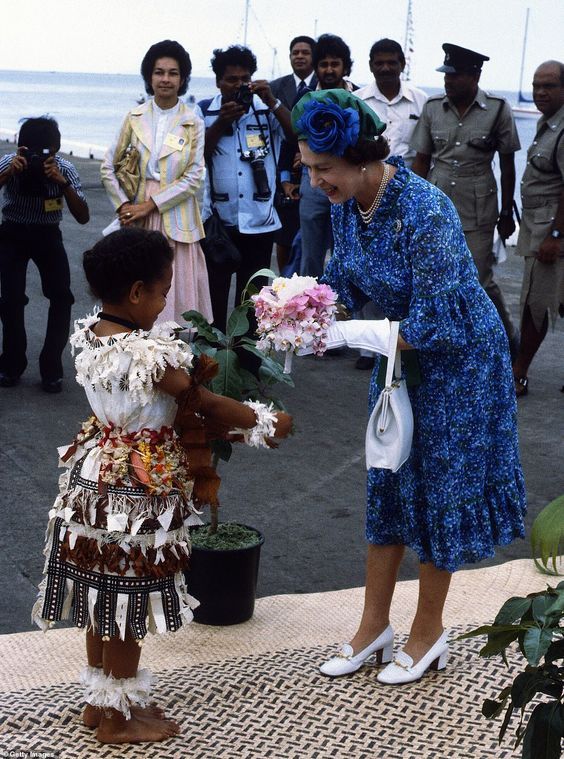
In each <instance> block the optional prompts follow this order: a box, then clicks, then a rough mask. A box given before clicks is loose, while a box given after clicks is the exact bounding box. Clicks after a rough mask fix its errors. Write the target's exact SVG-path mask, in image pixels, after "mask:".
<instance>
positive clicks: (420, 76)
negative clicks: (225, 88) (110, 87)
mask: <svg viewBox="0 0 564 759" xmlns="http://www.w3.org/2000/svg"><path fill="white" fill-rule="evenodd" d="M8 3H9V4H8ZM245 7H246V3H245V0H166V1H165V2H163V0H161V1H160V2H158V1H157V0H51V1H50V2H45V0H25V2H24V3H19V2H17V0H7V2H6V0H5V4H4V5H3V7H2V19H3V23H2V27H3V34H2V45H1V46H0V69H26V70H35V71H85V72H108V73H123V74H135V73H137V72H138V71H139V65H140V62H141V59H142V57H143V55H144V53H145V52H146V50H147V48H148V47H149V46H150V45H151V44H153V43H154V42H157V41H159V40H161V39H166V38H172V39H177V40H178V41H179V42H180V43H181V44H182V45H184V47H185V48H186V49H187V50H188V51H189V53H190V57H191V59H192V67H193V69H192V75H193V76H210V75H211V70H210V66H209V59H210V57H211V53H212V50H213V48H216V47H226V46H228V45H231V44H235V43H239V44H241V43H243V42H244V18H245ZM407 7H408V0H388V2H381V0H317V2H308V1H307V0H251V1H250V3H249V11H248V23H247V39H246V41H247V44H248V46H249V47H251V48H252V50H253V52H254V53H255V55H256V56H257V59H258V64H259V70H258V72H257V75H256V77H257V78H259V77H260V78H263V77H264V78H267V79H271V78H273V77H276V76H281V75H282V74H285V73H288V72H289V70H290V69H289V63H288V44H289V41H290V39H291V38H292V37H294V36H296V35H298V34H308V35H310V36H313V37H315V36H318V35H320V34H322V33H324V32H332V33H334V34H339V35H340V36H342V37H343V39H344V40H345V41H346V42H347V44H348V45H349V47H350V48H351V51H352V57H353V60H354V62H355V63H354V66H353V70H352V74H351V79H352V80H353V81H354V82H357V83H359V84H364V83H366V82H368V81H370V80H371V75H370V72H369V69H368V53H369V50H370V46H371V45H372V43H373V42H374V41H376V40H377V39H380V38H381V37H391V38H392V39H396V40H397V41H398V42H400V44H402V45H403V44H404V41H405V28H406V16H407ZM527 8H530V18H529V29H528V42H527V48H526V56H525V66H524V89H525V90H529V89H530V82H531V79H532V75H533V71H534V69H535V68H536V66H537V65H538V64H539V63H541V62H542V61H544V60H547V59H549V58H556V59H559V60H564V41H563V40H564V0H412V9H413V10H412V18H413V54H412V57H411V80H412V81H413V83H414V84H418V85H421V86H426V87H441V86H442V74H440V73H438V72H436V71H435V69H436V67H437V66H440V65H441V63H442V60H443V52H442V50H441V44H442V43H443V42H452V43H455V44H458V45H462V46H463V47H469V48H471V49H473V50H476V51H478V52H480V53H483V54H485V55H489V56H490V59H491V60H490V62H489V63H487V64H485V66H484V69H483V73H482V80H481V84H482V86H483V87H484V88H486V89H488V88H489V89H494V90H517V89H518V88H519V72H520V67H521V55H522V48H523V35H524V30H525V14H526V9H527ZM0 110H1V104H0Z"/></svg>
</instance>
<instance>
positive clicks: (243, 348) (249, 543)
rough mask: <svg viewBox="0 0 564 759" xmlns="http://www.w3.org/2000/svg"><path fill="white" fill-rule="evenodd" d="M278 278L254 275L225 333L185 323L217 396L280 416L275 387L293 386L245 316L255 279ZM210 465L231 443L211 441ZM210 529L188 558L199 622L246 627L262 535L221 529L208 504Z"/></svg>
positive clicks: (192, 316) (198, 319)
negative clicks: (254, 363) (213, 365)
mask: <svg viewBox="0 0 564 759" xmlns="http://www.w3.org/2000/svg"><path fill="white" fill-rule="evenodd" d="M275 276H276V275H275V274H274V272H272V271H270V269H261V270H260V271H258V272H256V273H255V274H254V275H253V276H252V277H251V279H250V280H249V282H248V283H247V286H246V288H245V290H244V291H243V295H242V301H241V304H240V305H238V306H236V307H235V308H234V309H233V311H232V312H231V314H230V315H229V318H228V321H227V327H226V331H225V333H223V332H221V331H220V330H219V329H217V328H216V327H213V326H212V325H211V324H210V323H209V322H208V321H207V320H206V319H205V317H204V316H202V314H201V313H200V312H199V311H187V312H186V313H184V314H183V318H184V319H185V320H186V321H187V322H188V323H189V325H190V327H191V328H192V338H191V339H192V343H191V344H192V349H193V351H194V354H195V355H196V356H200V355H201V354H206V355H207V356H210V357H211V358H212V359H214V360H215V361H216V362H217V364H218V367H219V371H218V372H217V374H216V375H215V376H214V377H212V378H211V379H210V380H209V382H208V386H209V388H210V390H212V391H213V392H214V393H217V394H218V395H223V396H227V397H229V398H234V399H235V400H237V401H246V400H254V401H257V400H258V401H262V402H265V403H272V404H273V406H274V408H276V409H280V410H283V404H282V403H281V402H280V400H278V399H277V398H275V397H274V396H273V395H272V389H273V387H274V386H275V385H276V384H277V383H278V382H283V383H285V384H287V385H290V386H293V384H294V383H293V380H292V379H291V377H290V376H289V375H288V374H284V372H283V367H282V366H281V365H280V364H279V363H278V362H277V361H276V360H275V359H273V358H272V357H270V356H267V355H265V354H264V353H262V352H261V351H259V350H258V349H257V347H256V342H257V341H256V339H254V338H253V337H250V336H249V334H248V333H249V327H250V323H249V311H250V310H251V309H253V301H252V300H251V299H250V296H251V295H252V294H253V293H254V292H256V291H257V289H256V287H254V285H253V284H252V282H253V280H254V279H256V278H257V277H272V278H274V277H275ZM245 353H249V354H252V355H254V356H256V357H257V359H258V363H259V366H258V371H257V373H256V374H253V373H251V372H250V371H247V370H246V369H245V368H244V367H243V366H242V365H241V361H240V356H241V355H244V354H245ZM209 447H210V448H211V452H212V455H211V465H212V467H213V469H214V470H215V469H217V467H218V465H219V462H220V461H224V462H227V461H229V460H230V458H231V455H232V452H233V443H232V442H230V441H228V440H224V439H217V440H212V441H211V443H210V445H209ZM209 506H210V523H209V524H206V525H202V526H200V527H195V528H193V529H192V531H191V538H192V556H191V561H190V569H189V570H188V571H187V572H186V582H187V585H188V589H189V591H190V593H192V594H193V595H194V596H195V597H196V598H197V599H198V600H199V601H200V606H199V607H198V608H197V609H196V610H195V613H194V618H195V620H196V621H197V622H202V623H204V624H213V625H229V624H237V623H240V622H244V621H246V620H247V619H249V618H250V617H251V616H252V614H253V611H254V602H255V591H256V581H257V574H258V562H259V557H260V548H261V545H262V543H263V542H264V538H263V536H262V535H261V533H260V532H259V531H258V530H256V529H254V528H253V527H248V526H247V525H241V524H235V523H220V522H219V514H218V503H217V501H216V502H214V499H211V502H210V503H209Z"/></svg>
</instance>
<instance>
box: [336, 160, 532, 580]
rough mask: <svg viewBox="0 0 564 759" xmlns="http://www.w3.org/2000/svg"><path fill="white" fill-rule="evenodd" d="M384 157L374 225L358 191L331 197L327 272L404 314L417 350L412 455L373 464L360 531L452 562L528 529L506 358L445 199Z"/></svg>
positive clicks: (448, 566) (498, 327)
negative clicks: (389, 170)
mask: <svg viewBox="0 0 564 759" xmlns="http://www.w3.org/2000/svg"><path fill="white" fill-rule="evenodd" d="M389 163H391V164H392V165H393V166H396V167H397V172H396V174H395V175H394V176H393V178H392V179H391V181H390V182H389V184H388V187H387V188H386V191H385V194H384V197H383V199H382V202H381V204H380V207H379V208H378V210H377V211H376V214H375V216H374V218H373V220H372V221H371V222H370V224H369V225H365V224H364V223H363V222H362V221H361V219H360V215H359V213H358V210H357V207H356V202H355V200H354V199H351V200H349V201H347V202H346V203H344V204H342V205H335V206H333V207H332V221H333V233H334V238H335V246H334V251H333V256H332V258H331V261H330V262H329V264H328V266H327V269H326V271H325V274H324V276H323V281H324V282H327V283H328V284H330V285H331V286H332V287H333V288H334V289H335V290H336V291H337V292H338V293H339V296H340V299H341V301H342V302H343V303H344V305H345V306H346V307H347V308H349V309H350V310H354V311H357V310H359V309H360V308H361V307H362V306H363V305H364V303H366V301H367V300H372V301H374V303H375V304H376V305H377V306H378V307H379V308H380V309H381V311H382V312H383V313H384V314H385V315H386V316H387V317H388V318H389V319H392V320H400V322H401V323H400V334H401V335H402V337H403V338H404V339H405V340H406V341H407V342H408V343H409V344H410V345H412V346H413V347H414V348H415V349H416V350H417V359H418V364H419V374H420V378H419V383H418V384H414V385H412V386H411V387H409V395H410V399H411V404H412V407H413V415H414V435H413V445H412V450H411V454H410V456H409V459H408V460H407V462H406V463H405V464H404V465H403V466H402V467H401V468H400V469H399V470H398V471H397V472H395V473H393V472H391V471H389V470H384V469H370V470H369V472H368V485H367V489H368V503H367V519H366V537H367V539H368V541H369V542H370V543H373V544H375V545H393V544H401V545H406V546H410V547H411V548H412V549H413V550H415V552H416V553H417V555H418V556H419V560H420V561H421V562H432V563H433V564H434V565H435V566H436V567H438V568H439V569H445V570H448V571H450V572H453V571H455V570H456V569H457V568H458V567H459V566H460V565H462V564H465V563H468V562H476V561H480V560H481V559H484V558H486V557H489V556H493V554H494V547H495V546H496V545H505V544H508V543H510V542H511V541H513V540H514V539H515V538H517V537H523V535H524V526H523V516H524V514H525V510H526V505H525V488H524V480H523V473H522V470H521V465H520V462H519V449H518V440H517V419H516V414H517V410H516V402H515V390H514V385H513V375H512V369H511V361H510V357H509V350H508V344H507V338H506V335H505V332H504V329H503V326H502V324H501V321H500V319H499V317H498V315H497V311H496V309H495V307H494V306H493V304H492V302H491V301H490V299H489V298H488V296H487V295H486V293H485V291H484V290H483V289H482V287H481V286H480V284H479V282H478V277H477V272H476V268H475V266H474V263H473V261H472V256H471V254H470V251H469V250H468V247H467V246H466V242H465V238H464V234H463V232H462V228H461V225H460V221H459V218H458V215H457V213H456V210H455V208H454V206H453V205H452V203H451V201H450V200H449V199H448V198H447V197H446V196H445V195H444V194H443V193H442V192H441V191H440V190H438V189H437V188H436V187H433V186H432V185H430V184H429V183H428V182H426V181H425V180H423V179H421V178H420V177H418V176H416V175H415V174H413V173H412V172H411V171H409V170H408V169H407V168H406V167H405V166H404V164H403V161H402V160H401V159H400V158H397V157H393V158H391V159H389ZM405 355H406V353H404V356H405ZM379 363H380V360H379V357H378V358H377V361H376V366H375V368H374V372H373V375H372V379H371V384H370V393H369V410H370V411H371V410H372V409H373V408H374V405H375V404H376V401H377V400H378V396H379V393H380V388H379V387H378V383H377V376H378V369H379ZM402 363H403V366H404V370H405V366H406V362H405V360H402Z"/></svg>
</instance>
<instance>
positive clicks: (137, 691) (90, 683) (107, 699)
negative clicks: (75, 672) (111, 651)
mask: <svg viewBox="0 0 564 759" xmlns="http://www.w3.org/2000/svg"><path fill="white" fill-rule="evenodd" d="M155 682H156V680H155V677H154V676H153V674H152V673H151V672H150V671H149V670H148V669H140V670H138V671H137V676H136V677H125V678H123V679H121V680H118V679H116V678H115V677H114V676H113V675H105V674H104V671H103V670H102V669H99V668H98V667H85V668H84V669H83V670H82V672H81V673H80V683H81V685H82V686H83V687H84V698H85V700H86V703H88V704H90V705H91V706H95V707H98V708H100V709H116V710H117V711H118V712H121V713H122V714H123V715H124V716H125V718H126V719H131V709H130V707H131V706H132V705H135V706H146V705H147V703H148V701H149V695H150V693H151V690H152V687H153V685H154V684H155Z"/></svg>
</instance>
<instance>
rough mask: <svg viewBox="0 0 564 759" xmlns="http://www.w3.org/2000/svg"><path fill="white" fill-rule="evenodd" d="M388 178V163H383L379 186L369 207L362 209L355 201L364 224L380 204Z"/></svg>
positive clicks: (369, 220)
mask: <svg viewBox="0 0 564 759" xmlns="http://www.w3.org/2000/svg"><path fill="white" fill-rule="evenodd" d="M389 180H390V164H389V163H385V164H384V171H383V173H382V179H381V181H380V186H379V187H378V192H377V193H376V197H375V198H374V200H373V201H372V203H371V204H370V208H369V209H368V210H366V211H363V210H362V208H361V207H360V203H359V202H358V200H357V201H356V207H357V208H358V212H359V214H360V218H361V219H362V221H363V222H364V223H365V224H370V222H371V221H372V219H373V217H374V214H375V213H376V210H377V209H378V206H379V205H380V202H381V200H382V197H383V195H384V192H385V190H386V185H387V184H388V182H389Z"/></svg>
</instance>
